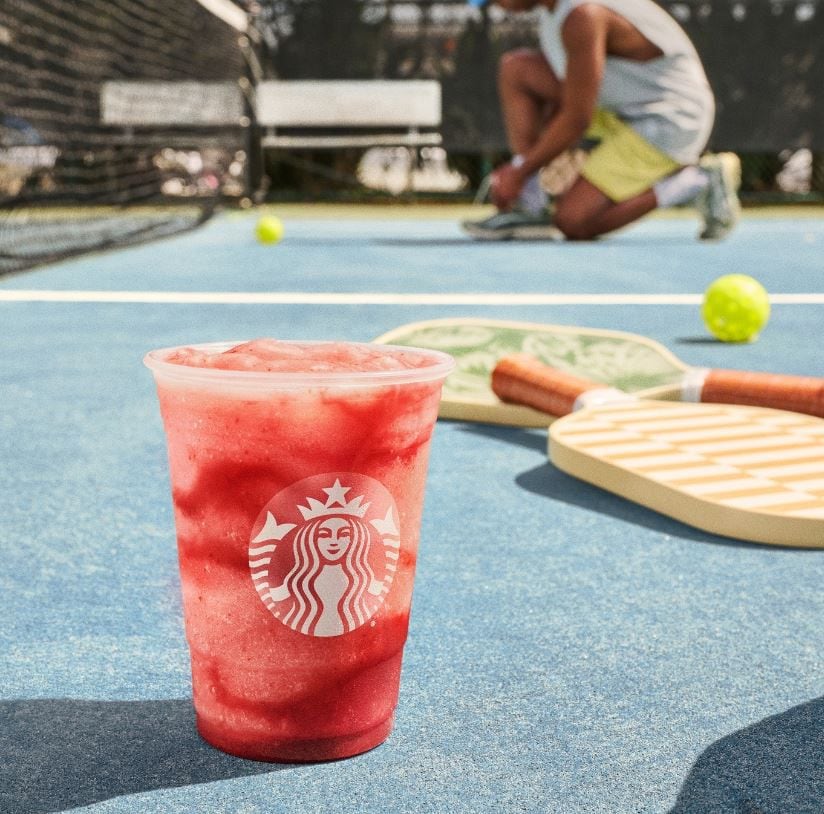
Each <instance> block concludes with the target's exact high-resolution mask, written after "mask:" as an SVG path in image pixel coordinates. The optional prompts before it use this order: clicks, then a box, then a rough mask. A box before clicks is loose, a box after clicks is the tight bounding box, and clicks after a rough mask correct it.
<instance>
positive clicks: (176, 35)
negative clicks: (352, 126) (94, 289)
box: [0, 0, 250, 273]
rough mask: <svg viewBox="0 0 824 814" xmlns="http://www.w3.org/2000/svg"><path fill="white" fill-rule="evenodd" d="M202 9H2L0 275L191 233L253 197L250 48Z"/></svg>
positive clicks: (155, 5) (152, 4) (118, 1)
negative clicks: (231, 204) (224, 208)
mask: <svg viewBox="0 0 824 814" xmlns="http://www.w3.org/2000/svg"><path fill="white" fill-rule="evenodd" d="M223 2H227V0H223ZM208 5H209V3H208V2H205V3H203V4H201V3H199V2H195V0H179V2H175V3H168V2H166V0H76V2H72V3H66V2H64V0H16V2H14V3H8V4H3V5H2V6H0V46H2V47H0V273H8V272H15V271H20V270H23V269H25V268H29V267H31V266H34V265H37V264H40V263H44V262H51V261H54V260H57V259H61V258H65V257H69V256H71V255H74V254H78V253H81V252H86V251H90V250H95V249H100V248H105V247H111V246H118V245H125V244H130V243H135V242H138V241H144V240H149V239H154V238H157V237H162V236H166V235H170V234H174V233H177V232H180V231H182V230H185V229H190V228H193V227H194V226H196V225H198V224H200V223H202V222H203V221H205V220H206V219H207V218H208V217H209V216H210V215H211V214H212V213H213V212H214V211H215V208H216V207H217V206H218V205H219V204H220V203H221V202H222V201H225V200H227V199H234V200H242V199H243V198H244V196H246V195H247V194H248V182H247V178H246V173H247V165H248V162H247V137H248V133H249V127H250V122H249V117H248V115H247V112H248V109H249V106H248V104H247V100H246V98H245V96H244V94H243V92H242V90H243V88H244V87H248V84H244V77H245V76H246V73H247V70H248V65H247V60H246V59H245V58H244V44H248V38H247V36H246V34H244V33H243V32H242V31H238V29H237V28H236V27H233V26H232V25H231V24H229V23H230V22H231V20H230V21H229V22H227V21H226V20H225V19H221V18H220V17H219V16H216V15H215V14H214V13H212V12H211V11H209V10H207V8H205V7H204V6H208ZM238 10H239V9H238ZM240 16H241V18H242V13H241V15H240Z"/></svg>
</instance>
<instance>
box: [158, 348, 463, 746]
mask: <svg viewBox="0 0 824 814" xmlns="http://www.w3.org/2000/svg"><path fill="white" fill-rule="evenodd" d="M237 344H238V343H232V342H225V343H213V344H208V345H195V346H191V347H192V348H194V349H195V350H196V351H198V352H203V353H206V354H212V353H220V352H222V351H225V350H227V349H229V348H231V347H233V346H235V345H237ZM285 344H286V345H288V346H290V348H292V349H293V350H294V351H295V352H297V353H298V354H299V353H300V349H301V347H307V346H308V345H311V346H312V347H313V348H314V349H315V350H318V349H320V350H321V351H322V350H323V349H324V348H327V347H328V350H329V352H330V354H332V355H334V354H335V353H337V352H339V351H340V349H341V348H342V347H343V348H344V349H348V350H351V351H353V352H357V351H359V350H363V349H368V351H369V352H370V353H377V354H379V355H381V356H383V357H385V358H386V359H388V360H389V361H392V360H393V359H397V358H404V359H407V360H412V361H413V362H414V364H415V366H414V367H408V368H403V369H396V370H371V371H357V370H355V371H353V370H346V369H341V370H332V371H329V370H326V371H325V372H312V371H311V370H308V369H307V370H305V371H300V372H261V371H254V370H251V371H247V370H222V369H215V368H206V367H192V366H189V365H186V364H179V363H172V362H169V361H168V359H169V357H170V356H172V355H173V354H174V353H175V352H177V351H179V350H180V349H179V348H167V349H163V350H155V351H152V352H150V353H148V354H147V356H146V358H145V360H144V361H145V363H146V365H147V366H148V367H149V368H150V370H151V371H152V373H153V374H154V377H155V382H156V385H157V392H158V397H159V401H160V410H161V415H162V418H163V424H164V429H165V433H166V440H167V446H168V454H169V466H170V478H171V487H172V498H173V503H174V515H175V527H176V531H177V541H178V554H179V563H180V576H181V585H182V593H183V611H184V620H185V628H186V637H187V640H188V643H189V650H190V655H191V665H192V687H193V700H194V707H195V713H196V721H197V728H198V731H199V732H200V734H201V735H202V737H203V738H204V739H205V740H206V741H208V742H209V743H211V744H212V745H213V746H216V747H217V748H219V749H221V750H223V751H225V752H228V753H231V754H234V755H239V756H242V757H246V758H252V759H256V760H267V761H285V762H292V761H316V760H330V759H336V758H343V757H347V756H350V755H354V754H358V753H360V752H364V751H366V750H368V749H371V748H373V747H375V746H377V745H378V744H380V743H382V742H383V741H384V740H385V739H386V738H387V737H388V736H389V733H390V732H391V730H392V725H393V719H394V711H395V707H396V705H397V701H398V689H399V682H400V673H401V658H402V654H403V647H404V642H405V640H406V635H407V628H408V623H409V612H410V604H411V599H412V586H413V576H414V571H415V562H416V556H417V548H418V535H419V528H420V519H421V511H422V507H423V497H424V482H425V476H426V469H427V462H428V456H429V442H430V437H431V434H432V430H433V427H434V424H435V420H436V418H437V410H438V402H439V399H440V391H441V385H442V383H443V379H444V378H445V377H446V375H447V374H448V373H449V372H450V370H451V369H452V367H453V366H454V363H453V361H452V359H451V358H450V357H449V356H447V355H446V354H442V353H438V352H436V351H429V350H422V349H417V348H399V347H391V346H380V345H359V344H358V343H285Z"/></svg>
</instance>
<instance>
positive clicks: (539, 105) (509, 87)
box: [498, 48, 561, 155]
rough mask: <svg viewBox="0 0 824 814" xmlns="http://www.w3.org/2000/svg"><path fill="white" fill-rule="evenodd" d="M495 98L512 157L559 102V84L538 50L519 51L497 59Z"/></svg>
mask: <svg viewBox="0 0 824 814" xmlns="http://www.w3.org/2000/svg"><path fill="white" fill-rule="evenodd" d="M498 95H499V97H500V100H501V114H502V115H503V120H504V127H505V129H506V136H507V141H508V143H509V148H510V150H511V151H512V154H513V155H523V154H524V153H526V152H527V151H528V150H529V149H530V148H531V147H532V145H533V144H535V142H536V141H537V140H538V136H539V134H540V132H541V129H542V128H543V127H544V125H545V124H546V121H547V119H548V118H549V116H550V115H551V113H552V108H553V107H554V106H555V104H557V102H558V100H559V99H560V96H561V84H560V82H559V81H558V79H557V77H556V76H555V74H554V73H553V71H552V68H550V66H549V63H548V62H547V61H546V58H545V57H544V55H543V54H542V53H541V52H540V51H536V50H534V49H531V48H519V49H517V50H515V51H508V52H507V53H505V54H504V55H503V56H502V57H501V61H500V64H499V68H498Z"/></svg>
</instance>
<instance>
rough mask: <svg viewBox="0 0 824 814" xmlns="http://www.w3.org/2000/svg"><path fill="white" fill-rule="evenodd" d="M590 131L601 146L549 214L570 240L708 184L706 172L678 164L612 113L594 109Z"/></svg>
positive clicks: (613, 226)
mask: <svg viewBox="0 0 824 814" xmlns="http://www.w3.org/2000/svg"><path fill="white" fill-rule="evenodd" d="M590 130H591V131H592V132H593V133H594V134H596V135H597V137H598V138H599V139H600V143H599V145H598V146H597V147H596V148H595V149H594V150H593V151H592V152H591V153H590V154H589V156H588V158H587V160H586V162H585V164H584V166H583V168H582V170H581V175H580V176H579V178H578V179H577V180H576V181H575V183H574V184H573V186H572V187H571V188H570V189H569V191H568V192H567V193H566V194H565V195H564V196H563V197H562V199H561V200H560V202H559V203H558V205H557V206H556V210H555V215H554V223H555V225H556V226H557V227H558V228H559V229H560V231H561V232H562V233H563V234H564V235H565V236H566V237H568V238H570V239H571V240H591V239H592V238H596V237H599V236H600V235H604V234H607V233H608V232H612V231H614V230H615V229H620V228H621V227H623V226H627V225H628V224H630V223H633V222H634V221H636V220H638V219H639V218H641V217H643V216H644V215H647V214H649V213H650V212H652V211H653V210H654V209H656V208H657V207H659V206H675V205H677V204H680V203H685V202H687V201H690V200H693V199H695V197H696V196H697V195H699V194H700V193H701V191H702V190H703V189H704V188H705V187H706V185H707V177H706V173H704V172H703V171H702V170H700V169H699V168H698V167H695V166H686V167H685V166H679V164H678V163H677V162H676V161H674V160H673V159H672V158H670V157H669V156H667V155H666V154H664V153H663V152H661V151H660V150H659V149H658V148H657V147H654V146H653V145H652V144H650V143H649V142H647V141H646V140H645V139H643V138H642V137H641V136H640V135H639V134H638V133H636V132H635V131H634V130H633V129H632V128H631V127H630V126H629V125H628V124H626V123H625V122H622V121H621V120H620V119H618V118H617V117H616V116H615V115H614V114H612V113H608V112H606V111H599V113H598V114H597V115H596V118H595V120H594V121H593V124H592V126H591V128H590Z"/></svg>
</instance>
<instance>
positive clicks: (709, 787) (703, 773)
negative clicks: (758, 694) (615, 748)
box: [669, 697, 824, 814]
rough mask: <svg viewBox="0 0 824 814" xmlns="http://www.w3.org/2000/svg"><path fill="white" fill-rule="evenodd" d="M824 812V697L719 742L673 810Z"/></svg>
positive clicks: (693, 813) (688, 813)
mask: <svg viewBox="0 0 824 814" xmlns="http://www.w3.org/2000/svg"><path fill="white" fill-rule="evenodd" d="M710 811H711V812H713V814H766V813H767V812H776V814H777V813H778V812H780V814H816V812H822V811H824V697H822V698H817V699H815V700H813V701H809V702H808V703H806V704H801V705H799V706H797V707H792V708H791V709H789V710H787V711H786V712H782V713H780V714H778V715H773V716H771V717H770V718H765V719H764V720H763V721H759V722H758V723H757V724H753V725H752V726H748V727H746V728H745V729H741V730H739V731H738V732H733V733H732V734H731V735H727V736H726V737H724V738H721V740H719V741H716V742H715V743H714V744H712V746H710V747H709V748H708V749H707V750H706V751H704V752H703V754H701V756H700V757H699V758H698V760H697V761H696V762H695V765H694V766H693V767H692V770H691V771H690V773H689V775H688V776H687V778H686V780H685V781H684V784H683V786H682V787H681V791H680V792H679V794H678V799H677V800H676V803H675V805H674V806H673V808H672V809H670V811H669V814H706V812H710Z"/></svg>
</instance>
